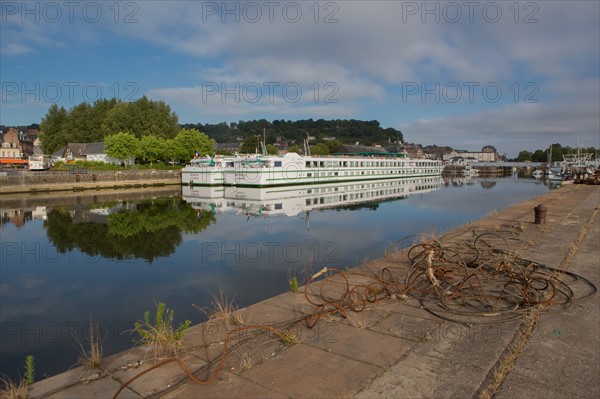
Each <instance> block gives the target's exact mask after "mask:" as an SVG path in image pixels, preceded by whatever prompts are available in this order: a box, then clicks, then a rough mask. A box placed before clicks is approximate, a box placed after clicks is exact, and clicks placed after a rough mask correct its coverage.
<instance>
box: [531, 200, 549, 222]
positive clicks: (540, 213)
mask: <svg viewBox="0 0 600 399" xmlns="http://www.w3.org/2000/svg"><path fill="white" fill-rule="evenodd" d="M546 211H547V209H546V207H545V206H544V205H543V204H539V205H538V206H536V207H535V208H533V212H534V213H535V224H546Z"/></svg>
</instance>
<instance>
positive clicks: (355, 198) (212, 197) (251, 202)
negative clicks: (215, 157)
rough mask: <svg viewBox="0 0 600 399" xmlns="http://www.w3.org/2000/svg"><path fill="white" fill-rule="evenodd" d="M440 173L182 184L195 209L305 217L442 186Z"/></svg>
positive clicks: (369, 205)
mask: <svg viewBox="0 0 600 399" xmlns="http://www.w3.org/2000/svg"><path fill="white" fill-rule="evenodd" d="M442 183H443V180H442V178H441V176H434V177H427V178H419V179H381V180H372V181H366V182H359V183H357V182H350V183H329V184H310V185H301V186H287V187H275V188H274V187H270V188H247V187H198V186H183V187H182V196H183V199H184V200H185V201H187V202H188V203H189V204H191V205H192V206H193V207H194V209H197V210H199V211H200V210H203V211H210V212H212V213H227V212H233V213H236V214H243V215H245V216H247V217H248V218H249V217H254V218H257V217H258V218H271V217H288V216H302V217H304V218H305V219H308V218H309V217H310V212H311V211H316V210H325V209H339V210H341V209H348V210H359V209H365V208H366V209H372V210H376V209H377V208H378V206H379V204H380V203H382V202H385V201H391V200H398V199H403V198H406V197H407V196H408V195H410V194H416V193H426V192H430V191H434V190H437V189H439V188H440V187H441V186H442Z"/></svg>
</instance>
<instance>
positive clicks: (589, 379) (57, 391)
mask: <svg viewBox="0 0 600 399" xmlns="http://www.w3.org/2000/svg"><path fill="white" fill-rule="evenodd" d="M538 204H544V206H545V207H546V208H547V215H546V223H545V224H534V210H533V209H534V207H535V206H536V205H538ZM599 212H600V189H599V188H598V187H597V186H576V185H573V186H566V187H562V188H560V189H558V190H555V191H551V192H549V193H546V194H544V195H542V196H540V197H536V198H533V199H530V200H528V201H525V202H523V203H520V204H517V205H514V206H512V207H510V208H507V209H504V210H500V211H498V212H495V213H493V214H491V215H488V216H487V217H484V218H482V219H481V220H479V221H476V222H474V223H471V224H468V225H465V226H461V227H458V228H456V229H454V230H452V231H449V232H447V233H445V234H442V235H441V236H439V237H436V239H437V240H438V241H439V242H443V243H445V244H446V243H451V242H461V241H462V240H465V239H470V238H472V237H473V236H474V234H475V232H497V236H498V237H502V238H501V240H500V241H504V242H508V241H510V240H514V242H515V243H518V244H513V247H512V248H511V250H515V247H516V246H517V245H518V246H519V248H518V251H519V256H520V257H522V258H525V259H528V260H531V261H534V262H538V263H541V264H544V265H548V266H550V267H553V268H557V269H563V270H568V271H569V272H571V273H576V274H577V275H578V276H581V277H582V279H579V280H576V279H575V278H574V277H573V276H574V274H563V275H562V276H558V278H560V279H562V280H563V281H564V282H565V284H567V285H568V286H569V287H572V290H573V296H574V297H575V298H578V297H581V296H589V297H588V298H586V299H582V300H574V301H572V302H569V303H568V304H569V305H570V306H568V307H567V308H566V309H564V310H562V311H560V312H555V311H553V310H554V309H553V308H552V307H548V308H543V310H542V311H540V312H539V313H537V314H536V313H535V312H527V313H518V314H517V316H516V317H513V318H506V319H504V320H495V319H494V318H493V317H487V319H486V317H483V319H484V320H483V321H482V320H481V319H482V318H481V317H479V318H478V319H477V320H475V318H470V319H467V320H466V321H465V319H461V320H460V321H461V322H456V321H451V320H449V319H448V318H440V317H438V316H436V315H434V314H433V313H432V312H428V311H427V309H430V310H431V309H432V308H424V307H423V302H419V301H417V300H416V299H415V298H414V297H410V296H403V295H399V294H394V295H388V296H385V295H382V296H379V294H381V291H380V290H378V289H373V291H371V292H372V293H374V295H378V297H379V298H381V299H380V300H378V301H377V302H374V303H367V305H366V307H365V309H363V310H362V311H361V312H358V311H357V312H353V311H352V310H349V309H347V308H345V309H339V310H340V311H339V312H335V311H332V312H330V313H329V314H326V315H324V316H323V317H321V318H320V319H319V320H318V322H316V324H315V325H314V327H312V328H310V329H309V328H307V327H306V323H300V324H299V326H300V327H299V328H298V329H297V330H295V331H296V335H295V338H297V340H298V341H299V343H296V344H289V343H287V344H286V343H282V340H281V339H280V337H279V336H278V335H277V334H276V333H274V331H273V329H277V331H283V330H284V328H285V327H289V326H291V325H295V324H296V323H298V321H302V320H304V319H305V318H306V317H307V315H310V314H312V313H314V312H315V306H314V305H312V304H311V303H309V302H308V301H307V298H313V297H312V296H310V295H308V296H306V297H305V295H303V294H301V293H292V292H288V293H285V294H282V295H279V296H277V297H274V298H271V299H268V300H265V301H263V302H260V303H257V304H255V305H252V306H249V307H247V308H244V309H241V310H240V314H241V316H242V317H241V318H242V319H243V320H244V321H245V324H243V325H233V324H232V326H230V328H229V331H231V330H233V329H238V330H237V332H234V333H232V335H231V339H230V340H229V341H227V342H226V337H227V334H226V331H227V330H226V329H225V326H224V325H223V323H220V322H216V321H213V322H206V323H203V324H200V325H196V326H193V327H192V328H191V330H190V332H189V333H188V334H187V335H186V337H185V346H186V350H185V352H184V353H183V354H182V355H181V356H180V362H175V361H169V359H166V360H163V359H162V358H161V359H157V360H153V354H152V351H151V350H150V349H149V348H145V347H136V348H133V349H131V350H128V351H126V352H123V353H119V354H116V355H113V356H110V357H108V358H106V359H104V360H103V361H102V364H101V368H100V369H94V370H83V369H81V368H77V369H72V370H69V371H67V372H66V373H63V374H60V375H57V376H54V377H50V378H48V379H46V380H42V381H40V382H37V383H35V384H33V385H32V386H31V387H30V390H29V395H30V397H33V398H111V397H113V395H115V394H116V393H117V392H118V390H119V389H120V388H122V387H123V384H124V383H126V382H127V381H128V380H130V379H131V378H132V377H134V376H136V375H140V374H141V373H143V372H146V373H145V374H143V375H141V376H140V377H139V378H137V379H135V380H133V381H132V382H131V383H129V384H128V385H127V386H126V387H124V388H123V390H122V391H121V392H120V393H119V395H118V397H119V398H140V397H156V398H202V397H206V398H249V397H256V398H259V397H260V398H263V397H269V398H271V397H276V398H305V397H306V398H333V397H335V398H338V397H346V398H349V397H353V398H456V397H460V398H465V397H467V398H479V397H498V398H515V397H517V398H521V397H527V398H542V397H543V398H564V397H573V398H597V397H600V301H599V297H598V295H592V294H593V293H594V292H593V287H594V286H596V287H597V286H598V285H599V284H600V223H599V220H600V219H599V218H598V213H599ZM500 232H503V233H502V234H504V235H502V236H501V235H500ZM506 232H508V233H509V234H508V235H506V234H505V233H506ZM494 234H496V233H494ZM399 238H401V237H399ZM511 242H513V241H511ZM498 256H499V257H501V255H500V254H499V255H498ZM464 257H465V258H466V257H468V256H467V255H466V254H465V255H464ZM407 258H408V255H407V251H406V250H404V251H400V250H398V251H390V253H389V254H387V255H386V256H385V257H384V258H381V259H377V260H373V261H370V262H368V263H365V264H363V265H361V266H360V267H358V268H355V269H352V270H351V271H349V272H346V275H347V278H348V280H351V282H350V283H346V281H344V279H343V278H340V276H342V274H337V275H335V277H337V279H334V280H329V279H327V280H319V281H318V282H315V283H313V284H311V291H310V292H322V293H323V296H324V297H325V298H334V297H336V295H342V294H343V293H344V292H347V285H346V284H357V285H358V284H361V282H362V283H365V284H368V283H369V281H370V280H369V279H368V278H367V277H366V276H369V275H379V274H380V272H381V270H382V269H384V268H388V270H389V271H390V275H393V276H397V281H399V282H400V283H402V282H403V281H406V280H404V279H403V277H402V276H405V275H406V273H407V272H409V271H410V265H409V263H408V260H407ZM428 259H429V261H431V257H430V258H428ZM346 275H344V276H346ZM438 278H440V276H439V275H438ZM432 279H435V277H432ZM585 279H587V280H585ZM585 281H589V282H590V283H591V284H593V285H590V284H587V285H586V284H585ZM324 282H327V283H324ZM319 284H321V287H319ZM319 290H320V291H319ZM228 294H230V295H233V294H234V293H228ZM428 306H429V305H428ZM433 308H435V306H433ZM435 309H437V308H435ZM334 310H335V309H334ZM356 310H359V309H356ZM341 313H344V315H345V316H346V317H342V316H341V315H340V314H341ZM434 313H435V312H434ZM488 320H489V321H488ZM310 321H314V318H313V319H310ZM251 326H263V329H262V330H260V329H254V328H253V327H251ZM527 326H530V327H532V328H533V330H532V331H531V334H528V335H525V338H526V339H524V338H523V334H522V331H525V330H526V329H527ZM519 342H521V343H522V346H521V347H522V350H521V351H520V352H515V351H514V350H513V349H514V348H516V347H518V346H519ZM226 344H227V345H228V346H227V349H228V350H227V352H226V356H225V357H222V353H223V350H224V346H225V345H226ZM163 361H166V363H164V364H162V365H161V362H163ZM182 365H185V367H186V368H187V369H188V370H189V374H190V375H191V376H193V377H194V378H195V379H197V380H199V382H200V383H198V382H195V381H193V380H192V379H191V378H190V376H188V374H186V372H184V370H183V368H182ZM499 369H502V370H505V371H506V372H505V373H504V375H503V376H500V377H499V376H498V375H499V373H498V372H497V370H499ZM207 380H210V383H207V384H205V383H202V382H203V381H207ZM494 384H496V385H498V387H497V388H495V389H493V390H491V391H490V390H489V387H490V386H492V385H494ZM486 395H487V396H486Z"/></svg>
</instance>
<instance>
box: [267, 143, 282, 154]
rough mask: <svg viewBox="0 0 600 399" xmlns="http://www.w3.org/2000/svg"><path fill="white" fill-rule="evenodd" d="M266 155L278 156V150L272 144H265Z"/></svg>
mask: <svg viewBox="0 0 600 399" xmlns="http://www.w3.org/2000/svg"><path fill="white" fill-rule="evenodd" d="M267 154H270V155H277V154H279V150H278V149H277V147H275V146H274V145H273V144H267Z"/></svg>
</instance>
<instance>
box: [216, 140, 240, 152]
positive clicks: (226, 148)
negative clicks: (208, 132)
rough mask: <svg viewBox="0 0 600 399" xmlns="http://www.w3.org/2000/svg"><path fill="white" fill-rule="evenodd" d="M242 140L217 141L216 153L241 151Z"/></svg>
mask: <svg viewBox="0 0 600 399" xmlns="http://www.w3.org/2000/svg"><path fill="white" fill-rule="evenodd" d="M240 146H241V143H240V142H235V143H215V144H214V146H213V149H214V151H215V154H235V153H236V152H238V151H239V149H240Z"/></svg>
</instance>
